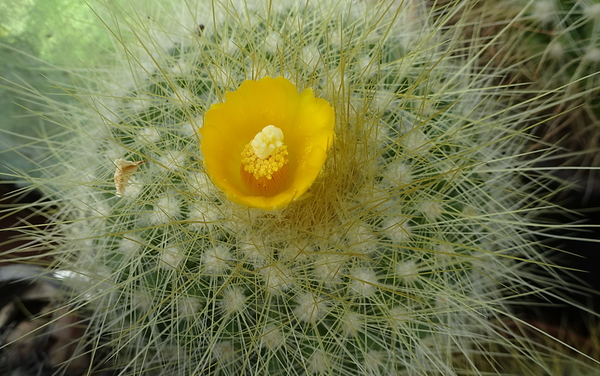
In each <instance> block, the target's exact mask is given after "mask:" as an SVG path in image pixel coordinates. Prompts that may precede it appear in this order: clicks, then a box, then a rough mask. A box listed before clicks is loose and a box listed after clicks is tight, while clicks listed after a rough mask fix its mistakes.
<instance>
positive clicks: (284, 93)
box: [200, 77, 335, 210]
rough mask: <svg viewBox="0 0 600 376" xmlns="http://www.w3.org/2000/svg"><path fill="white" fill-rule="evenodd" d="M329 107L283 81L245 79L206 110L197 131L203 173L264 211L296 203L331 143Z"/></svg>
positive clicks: (233, 198)
mask: <svg viewBox="0 0 600 376" xmlns="http://www.w3.org/2000/svg"><path fill="white" fill-rule="evenodd" d="M334 123H335V116H334V111H333V108H332V107H331V105H330V104H329V103H328V102H327V101H326V100H324V99H321V98H315V97H314V94H313V92H312V90H311V89H306V90H304V91H303V92H301V93H298V90H297V89H296V87H295V86H294V85H293V84H292V83H291V82H289V81H288V80H286V79H285V78H283V77H277V78H271V77H265V78H262V79H260V80H258V81H251V80H246V81H244V82H243V83H242V84H241V85H240V87H239V88H238V90H236V91H233V92H229V93H226V94H225V102H224V103H218V104H214V105H212V106H211V108H210V109H209V110H208V111H207V112H206V114H205V117H204V125H203V126H202V128H201V129H200V134H201V136H202V145H201V149H202V154H203V156H204V165H205V168H206V171H207V173H208V175H209V176H210V178H211V179H212V181H213V182H214V183H215V185H216V186H217V187H218V188H219V189H220V190H222V191H223V192H224V193H225V194H226V195H227V197H228V198H229V199H230V200H231V201H234V202H237V203H239V204H243V205H247V206H251V207H255V208H261V209H265V210H275V209H280V208H282V207H284V206H286V205H288V204H289V203H290V202H292V201H294V200H296V199H298V198H299V197H300V196H302V194H304V193H305V192H306V190H307V189H308V188H309V187H310V186H311V184H312V183H313V182H314V181H315V179H316V178H317V176H318V175H319V173H320V172H321V169H322V167H323V164H324V163H325V158H326V156H327V151H328V150H329V148H330V146H331V144H332V142H333V138H334V131H333V128H334Z"/></svg>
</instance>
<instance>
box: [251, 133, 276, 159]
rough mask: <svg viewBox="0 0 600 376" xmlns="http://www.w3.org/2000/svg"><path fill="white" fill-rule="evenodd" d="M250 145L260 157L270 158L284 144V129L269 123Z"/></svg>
mask: <svg viewBox="0 0 600 376" xmlns="http://www.w3.org/2000/svg"><path fill="white" fill-rule="evenodd" d="M250 146H252V151H254V154H256V156H257V157H258V158H260V159H265V158H268V157H269V156H271V155H272V154H273V153H275V152H276V151H277V150H279V148H280V147H281V146H283V131H282V130H281V129H279V128H277V127H276V126H274V125H267V126H266V127H264V128H263V129H262V131H260V132H258V133H257V134H256V136H254V139H253V140H252V142H251V143H250Z"/></svg>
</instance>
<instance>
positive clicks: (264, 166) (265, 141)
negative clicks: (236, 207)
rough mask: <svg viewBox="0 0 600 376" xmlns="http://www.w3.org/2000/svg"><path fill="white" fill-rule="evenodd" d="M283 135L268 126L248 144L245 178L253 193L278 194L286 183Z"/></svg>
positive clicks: (243, 169) (244, 164) (243, 163)
mask: <svg viewBox="0 0 600 376" xmlns="http://www.w3.org/2000/svg"><path fill="white" fill-rule="evenodd" d="M287 155H288V151H287V146H285V144H284V143H283V132H282V130H281V129H279V128H277V127H276V126H274V125H267V126H266V127H264V128H263V129H262V130H261V131H260V132H258V133H257V134H256V136H254V139H253V140H252V141H251V142H249V143H248V144H246V146H245V147H244V150H243V151H242V165H241V166H240V169H241V172H242V176H243V178H244V181H245V182H246V185H247V186H248V187H249V188H250V189H251V190H252V191H253V193H254V194H258V195H263V196H269V195H272V194H274V193H276V192H277V191H279V190H280V189H281V188H282V186H283V183H284V181H285V175H286V171H287V169H286V168H285V167H286V165H287V163H288V158H287Z"/></svg>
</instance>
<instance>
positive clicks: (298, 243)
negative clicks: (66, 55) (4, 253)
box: [33, 0, 561, 375]
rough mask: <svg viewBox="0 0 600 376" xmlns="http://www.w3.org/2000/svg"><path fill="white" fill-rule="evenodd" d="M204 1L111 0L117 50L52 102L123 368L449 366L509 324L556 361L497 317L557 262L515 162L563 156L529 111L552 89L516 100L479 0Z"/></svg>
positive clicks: (112, 347) (71, 255)
mask: <svg viewBox="0 0 600 376" xmlns="http://www.w3.org/2000/svg"><path fill="white" fill-rule="evenodd" d="M198 3H201V4H197V2H195V1H191V0H188V1H166V2H159V1H153V2H149V3H146V4H144V5H141V4H140V5H131V6H125V7H123V8H121V7H118V6H115V5H109V6H108V7H107V9H105V8H104V7H103V6H98V13H99V14H100V15H101V17H103V20H104V22H105V23H106V26H107V28H108V31H107V32H108V33H111V34H112V36H113V37H114V40H115V45H116V46H117V47H116V51H115V52H114V56H112V59H113V61H112V62H111V64H110V65H99V66H95V67H93V68H91V69H90V71H89V73H90V74H89V75H88V76H87V77H88V78H89V81H87V83H82V84H81V85H80V86H79V87H78V88H76V89H75V90H71V89H67V90H68V92H69V93H70V94H72V95H73V96H75V97H77V98H79V99H80V100H81V102H82V105H81V107H79V108H77V109H73V108H69V111H68V112H66V111H63V112H61V111H60V106H59V105H58V104H54V107H55V108H56V109H57V115H58V116H57V118H58V121H59V122H60V123H61V124H62V125H64V126H65V127H66V128H68V129H69V130H70V132H71V133H72V138H71V139H70V140H69V141H64V142H59V143H49V147H50V148H51V151H52V153H53V155H54V156H55V157H57V158H58V160H59V161H60V163H59V164H56V165H52V166H49V167H47V168H46V169H45V174H46V175H45V177H43V178H41V179H37V180H34V181H33V182H34V185H35V186H37V187H39V188H40V189H42V190H43V191H44V192H45V193H46V194H47V195H48V196H49V197H51V198H53V201H52V202H53V203H56V204H58V208H59V209H58V211H57V212H54V213H53V217H52V218H53V220H54V222H55V223H56V225H55V227H54V228H53V230H52V231H51V232H50V233H46V234H45V236H46V239H47V241H48V242H50V243H51V244H53V249H54V251H53V255H54V257H55V259H56V265H55V266H56V267H57V268H60V269H61V270H63V271H69V272H70V273H67V274H68V277H66V279H65V283H67V284H69V285H71V286H72V288H73V291H74V293H73V295H72V297H71V300H70V303H71V306H72V307H85V310H86V312H90V324H89V330H90V332H91V333H93V334H94V337H93V338H94V339H93V340H92V341H90V343H89V347H88V348H89V349H91V351H92V353H93V354H97V357H100V356H101V354H102V353H104V352H105V349H107V350H106V352H108V353H110V354H111V362H113V364H115V365H116V366H117V368H118V369H120V370H122V372H123V374H130V373H131V374H153V373H156V374H163V375H174V374H175V375H208V374H210V375H213V374H214V375H304V374H308V375H323V374H330V375H352V374H360V375H389V374H399V375H402V374H407V375H421V374H442V375H451V374H461V373H468V372H469V370H471V371H474V370H475V369H476V368H477V366H476V364H475V360H474V359H476V358H477V357H478V356H480V355H482V354H484V356H485V348H486V346H488V345H491V344H494V345H498V344H500V345H505V346H506V347H507V348H509V349H517V347H516V346H517V345H515V344H514V343H513V342H511V341H516V342H517V343H519V346H520V347H518V348H519V350H518V351H519V355H518V358H519V359H529V358H531V359H532V362H533V363H536V362H537V363H540V367H541V368H543V367H544V366H543V358H544V355H543V354H542V353H532V352H531V350H530V349H529V350H528V348H529V346H528V345H527V340H526V339H523V338H521V337H520V336H519V335H518V334H516V333H510V330H509V328H510V327H511V326H510V325H508V324H506V322H507V320H508V321H510V320H514V319H516V318H515V317H513V315H511V313H510V310H509V305H510V304H511V302H512V301H513V300H515V299H517V297H518V296H521V295H522V294H530V293H532V292H533V289H534V287H533V285H532V284H531V283H530V282H531V281H538V282H542V280H541V277H536V275H535V274H534V272H533V271H532V270H533V269H532V268H530V265H532V263H535V264H537V265H539V266H542V268H543V267H544V265H548V264H547V262H548V260H547V259H546V256H547V254H546V252H545V251H543V250H540V249H538V248H535V247H534V239H533V238H532V232H541V231H543V230H544V227H543V226H542V225H536V224H535V221H534V218H535V214H536V213H537V212H538V211H542V210H545V209H548V204H547V203H544V202H542V201H538V200H537V199H536V198H535V197H534V196H533V195H532V193H531V192H534V191H535V190H536V186H537V185H538V184H539V185H540V186H541V184H542V182H541V181H539V182H538V181H535V180H523V179H521V175H523V174H526V173H527V171H529V170H530V169H531V168H532V167H531V166H532V165H533V163H534V162H536V161H537V160H540V159H543V158H544V156H545V155H551V154H552V150H550V149H549V150H547V151H545V152H538V153H536V154H534V155H529V156H528V155H526V153H525V150H526V149H525V147H526V146H527V145H528V138H527V136H526V133H525V132H524V129H523V128H524V127H526V126H528V125H530V124H532V122H534V119H536V117H537V116H540V114H541V113H540V112H539V111H543V109H544V108H547V107H549V106H551V105H552V99H551V98H552V96H550V95H543V94H542V93H539V94H536V93H533V95H531V96H529V98H531V99H529V101H526V102H522V103H517V104H515V103H512V102H513V101H512V100H511V98H512V97H511V96H512V95H514V94H513V93H514V91H511V90H509V89H510V88H508V87H503V86H499V85H498V84H499V83H500V82H502V78H503V77H504V76H505V75H508V73H509V72H508V71H503V70H502V69H500V68H495V69H491V68H489V67H488V65H487V64H482V63H481V59H480V58H481V56H482V55H483V52H484V51H485V49H486V48H489V47H490V46H493V44H494V42H495V39H493V38H490V39H484V38H481V39H478V38H477V37H475V36H474V37H472V38H471V39H469V40H462V39H461V38H463V35H462V34H461V30H462V28H463V27H465V26H466V25H463V24H462V23H461V20H462V18H461V15H462V14H463V13H464V12H467V11H468V10H469V7H470V6H472V5H473V4H474V3H471V2H456V3H450V4H449V5H447V6H446V7H442V8H440V9H436V10H435V11H434V10H433V9H430V8H428V7H427V6H426V4H425V2H421V1H308V2H301V3H297V2H293V1H291V2H278V1H272V2H271V1H252V2H251V1H246V2H244V1H239V2H228V1H222V2H221V1H213V2H198ZM107 4H108V3H107ZM104 5H106V4H104ZM105 12H107V13H105ZM103 14H107V15H105V16H102V15H103ZM450 21H452V22H450ZM471 26H472V25H471ZM489 66H490V67H491V66H494V65H493V64H490V65H489ZM512 68H514V67H512V66H511V67H510V68H507V70H508V69H512ZM276 84H277V85H280V86H277V85H276ZM260 85H263V86H261V87H259V86H260ZM307 89H310V90H307ZM226 93H227V94H226ZM240 98H242V99H243V100H240ZM219 103H225V104H219ZM215 104H217V105H216V106H214V105H215ZM211 106H213V107H212V108H211ZM290 108H291V109H292V110H290ZM327 108H330V109H331V114H333V115H334V116H332V117H331V118H329V112H328V111H329V110H327ZM209 109H210V110H209ZM286 111H288V112H286ZM289 111H291V112H289ZM248 119H251V121H250V120H248ZM252 119H254V120H252ZM257 119H258V120H257ZM256 122H258V123H259V124H254V123H256ZM330 122H331V123H330ZM327 124H331V127H333V132H331V131H328V130H327V129H329V128H328V125H327ZM269 126H273V128H269ZM235 127H238V128H235ZM247 127H251V128H252V129H251V131H247ZM297 130H301V131H298V132H297ZM261 132H263V133H261ZM302 132H307V133H302ZM323 132H325V133H323ZM254 138H256V140H257V141H253V140H254ZM261 140H267V141H264V142H263V143H262V144H261V142H262V141H261ZM307 140H308V141H307ZM205 142H206V144H203V143H205ZM259 144H261V145H263V146H256V145H259ZM216 145H218V147H217V146H216ZM249 145H250V146H252V148H251V149H245V147H246V146H248V147H250V146H249ZM264 145H266V146H264ZM273 145H274V146H273ZM282 145H284V146H285V147H287V149H285V150H284V149H281V147H282ZM271 146H272V147H271ZM242 149H243V150H244V151H243V152H242ZM314 149H319V150H321V151H320V152H317V154H311V153H314V152H315V150H314ZM265 150H267V151H265ZM263 152H264V153H263ZM244 153H246V154H244ZM253 153H254V154H253ZM203 154H204V155H203ZM242 154H244V158H249V159H244V160H243V161H242ZM261 154H264V155H262V156H261ZM271 156H273V158H279V159H277V161H275V160H273V161H270V162H269V163H268V165H269V166H270V167H269V168H271V167H273V166H275V165H276V167H273V169H272V170H269V171H270V172H267V173H257V172H256V171H257V168H258V167H256V168H255V166H256V165H255V163H262V162H261V160H265V159H266V158H271ZM253 158H254V159H253ZM256 158H258V159H256ZM240 161H242V162H240ZM257 161H258V162H257ZM305 162H306V163H305ZM248 166H250V167H248ZM282 166H283V167H282ZM286 166H287V167H286ZM286 168H287V170H286ZM280 169H281V171H285V172H281V174H285V176H284V177H278V176H277V173H278V172H279V171H280ZM244 174H246V175H248V176H246V175H244ZM307 176H309V177H310V179H309V178H308V177H307ZM252 179H256V181H258V183H256V181H254V180H252ZM261 179H262V180H261ZM273 179H281V180H278V181H279V182H283V183H281V185H280V186H277V187H275V188H273V187H271V186H270V185H269V184H271V183H272V181H274V180H273ZM309 180H310V181H309ZM249 181H251V182H253V183H252V184H255V186H253V187H252V188H248V187H249V186H248V184H250V183H248V182H249ZM526 182H528V183H526ZM115 183H116V186H115ZM244 184H245V185H244ZM278 184H279V183H278ZM240 187H241V188H240ZM290 187H291V188H293V189H291V190H286V189H288V188H290ZM304 191H306V192H304ZM282 192H284V193H282ZM278 194H281V196H277V195H278ZM275 196H277V197H278V198H277V199H271V198H272V197H275ZM265 197H266V198H265ZM548 268H550V267H549V266H548ZM63 274H64V273H63ZM544 283H547V286H548V287H555V285H556V286H558V287H560V284H561V283H560V281H559V280H555V281H553V282H552V281H544ZM511 343H512V344H511ZM515 351H517V350H515Z"/></svg>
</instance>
